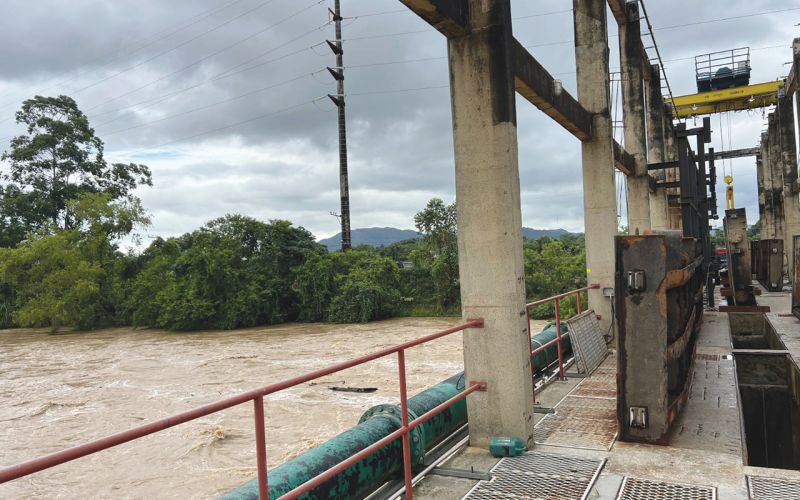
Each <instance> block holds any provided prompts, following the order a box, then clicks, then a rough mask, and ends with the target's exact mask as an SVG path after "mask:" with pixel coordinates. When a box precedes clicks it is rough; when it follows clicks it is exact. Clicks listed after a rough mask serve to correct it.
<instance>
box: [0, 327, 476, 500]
mask: <svg viewBox="0 0 800 500" xmlns="http://www.w3.org/2000/svg"><path fill="white" fill-rule="evenodd" d="M468 328H483V319H470V320H467V322H466V323H462V324H460V325H457V326H454V327H452V328H448V329H447V330H442V331H439V332H436V333H433V334H430V335H427V336H424V337H420V338H418V339H415V340H411V341H409V342H405V343H402V344H398V345H396V346H393V347H389V348H386V349H383V350H380V351H376V352H374V353H372V354H367V355H364V356H361V357H358V358H355V359H352V360H349V361H344V362H342V363H338V364H335V365H332V366H330V367H328V368H323V369H321V370H317V371H313V372H310V373H307V374H305V375H300V376H298V377H294V378H291V379H288V380H284V381H282V382H277V383H274V384H270V385H267V386H265V387H261V388H259V389H254V390H251V391H248V392H244V393H242V394H239V395H236V396H232V397H230V398H227V399H223V400H221V401H217V402H214V403H210V404H207V405H205V406H201V407H199V408H195V409H193V410H189V411H187V412H183V413H179V414H177V415H173V416H171V417H167V418H164V419H161V420H157V421H155V422H151V423H149V424H145V425H142V426H140V427H135V428H133V429H130V430H127V431H124V432H120V433H118V434H113V435H111V436H107V437H105V438H102V439H98V440H96V441H92V442H90V443H86V444H83V445H79V446H75V447H73V448H68V449H66V450H63V451H59V452H56V453H52V454H50V455H45V456H43V457H40V458H37V459H34V460H30V461H28V462H23V463H20V464H17V465H12V466H10V467H7V468H5V469H2V470H0V484H1V483H5V482H7V481H12V480H14V479H19V478H21V477H24V476H27V475H29V474H33V473H35V472H39V471H42V470H44V469H49V468H50V467H55V466H56V465H60V464H63V463H66V462H70V461H72V460H76V459H78V458H81V457H85V456H86V455H91V454H93V453H97V452H99V451H103V450H107V449H109V448H113V447H114V446H118V445H120V444H123V443H127V442H128V441H133V440H134V439H139V438H141V437H144V436H147V435H150V434H154V433H156V432H159V431H163V430H165V429H168V428H170V427H174V426H176V425H180V424H183V423H186V422H189V421H191V420H195V419H198V418H201V417H205V416H207V415H210V414H212V413H216V412H219V411H222V410H225V409H227V408H231V407H233V406H237V405H240V404H242V403H247V402H249V401H252V402H253V405H254V408H253V410H254V417H255V437H256V460H257V462H258V490H259V497H260V498H262V499H268V498H269V484H268V481H267V451H266V432H265V427H264V397H265V396H268V395H270V394H274V393H276V392H279V391H283V390H285V389H288V388H291V387H295V386H297V385H300V384H304V383H306V382H310V381H312V380H315V379H318V378H320V377H324V376H327V375H330V374H333V373H336V372H339V371H342V370H346V369H348V368H352V367H354V366H357V365H361V364H364V363H367V362H369V361H373V360H376V359H379V358H383V357H385V356H389V355H392V354H397V363H398V374H399V378H400V408H401V413H402V425H401V427H400V428H399V429H398V430H396V431H395V432H393V433H391V434H389V435H388V436H386V437H384V438H383V439H381V440H379V441H376V442H375V443H373V444H372V445H370V446H368V447H367V448H364V449H363V450H361V451H359V452H358V453H357V454H355V455H353V456H351V457H350V458H348V459H346V460H344V461H343V462H340V463H339V464H337V465H335V466H334V467H332V468H330V469H328V470H327V471H325V472H324V473H322V474H321V475H319V476H317V477H315V478H313V479H311V480H309V481H308V482H306V483H304V484H302V485H300V486H298V487H297V488H295V489H294V490H292V491H290V492H289V493H287V494H285V495H283V496H281V497H280V498H281V499H290V498H297V497H299V496H300V495H303V494H305V493H308V492H309V491H311V490H313V489H314V488H316V487H317V486H319V485H320V484H322V483H324V482H325V481H327V480H328V479H330V478H331V477H333V476H335V475H336V474H338V473H340V472H342V471H343V470H345V469H346V468H348V467H350V466H351V465H353V464H355V463H356V462H358V461H360V460H362V459H364V458H365V457H367V456H369V455H370V454H372V453H374V452H375V451H377V450H378V449H380V448H382V447H384V446H386V445H388V444H390V443H392V442H394V441H395V440H396V439H402V441H403V469H404V481H405V486H406V487H405V496H406V498H408V499H411V498H413V487H412V470H411V443H410V439H409V435H410V433H411V431H412V430H414V429H415V428H416V427H418V426H420V425H422V424H423V423H425V422H427V421H428V420H430V419H431V418H433V417H434V416H436V415H437V414H438V413H440V412H442V411H444V410H446V409H447V408H449V407H450V406H452V405H453V404H455V403H457V402H458V401H461V400H462V399H464V398H466V397H467V396H468V395H470V394H472V393H473V392H475V391H485V390H486V383H485V382H474V381H470V382H469V383H468V384H467V386H466V387H465V389H464V391H463V392H461V393H459V394H458V395H456V396H453V397H452V398H450V399H448V400H447V401H445V402H443V403H442V404H440V405H439V406H437V407H435V408H433V409H432V410H430V411H428V412H427V413H424V414H422V415H420V416H419V417H418V418H416V419H414V420H412V421H409V419H408V404H407V399H408V396H407V393H406V366H405V351H406V349H409V348H411V347H415V346H418V345H421V344H425V343H427V342H430V341H432V340H436V339H439V338H441V337H445V336H447V335H451V334H453V333H457V332H461V331H464V330H466V329H468Z"/></svg>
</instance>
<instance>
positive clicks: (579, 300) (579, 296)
mask: <svg viewBox="0 0 800 500" xmlns="http://www.w3.org/2000/svg"><path fill="white" fill-rule="evenodd" d="M576 304H577V306H578V314H579V315H580V313H581V312H582V311H581V292H580V291H579V292H578V300H577V302H576Z"/></svg>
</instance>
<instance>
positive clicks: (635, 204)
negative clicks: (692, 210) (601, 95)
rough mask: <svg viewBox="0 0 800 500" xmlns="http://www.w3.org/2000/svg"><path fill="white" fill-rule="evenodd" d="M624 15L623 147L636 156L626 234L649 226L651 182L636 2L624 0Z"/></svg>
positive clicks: (621, 34)
mask: <svg viewBox="0 0 800 500" xmlns="http://www.w3.org/2000/svg"><path fill="white" fill-rule="evenodd" d="M625 15H626V16H627V22H626V23H625V24H620V26H619V52H620V55H619V58H620V66H621V69H620V72H621V75H622V119H623V123H624V128H625V150H627V151H628V152H629V153H630V154H631V155H632V156H633V157H634V158H635V160H636V172H635V175H632V176H630V177H628V234H643V233H644V231H646V230H648V229H650V184H649V177H648V175H647V150H646V136H645V113H644V86H643V84H642V81H643V75H642V56H643V54H642V37H641V30H640V27H639V3H638V2H628V3H626V4H625Z"/></svg>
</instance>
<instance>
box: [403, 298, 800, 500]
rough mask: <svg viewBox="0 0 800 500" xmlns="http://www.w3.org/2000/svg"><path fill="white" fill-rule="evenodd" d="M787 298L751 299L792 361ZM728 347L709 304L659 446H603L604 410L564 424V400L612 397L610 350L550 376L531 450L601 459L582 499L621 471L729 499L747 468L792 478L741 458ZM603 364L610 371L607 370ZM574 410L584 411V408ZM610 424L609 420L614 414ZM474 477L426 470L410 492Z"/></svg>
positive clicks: (610, 484) (602, 403) (799, 323)
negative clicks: (690, 369)
mask: <svg viewBox="0 0 800 500" xmlns="http://www.w3.org/2000/svg"><path fill="white" fill-rule="evenodd" d="M790 301H791V296H790V294H789V293H786V292H780V293H766V292H764V293H763V295H762V296H761V297H760V298H759V304H763V305H770V306H771V307H772V312H771V313H769V314H768V319H769V320H770V321H771V322H772V323H773V326H775V328H776V331H778V333H779V335H780V336H781V338H782V340H783V341H784V343H785V344H786V347H787V349H788V350H790V351H791V352H792V354H793V357H794V358H795V360H798V359H800V320H798V319H797V318H795V317H794V316H791V315H788V314H787V313H788V311H789V310H790V303H789V302H790ZM731 347H732V346H731V339H730V327H729V323H728V315H727V314H725V313H719V312H717V311H715V310H714V311H706V313H705V316H704V320H703V326H702V328H701V330H700V334H699V338H698V344H697V353H696V358H695V373H694V379H693V385H692V393H691V396H690V398H689V400H688V402H687V404H686V407H685V409H684V410H683V412H682V413H681V415H680V416H679V418H678V420H677V421H676V423H675V424H674V425H673V428H672V430H671V433H670V437H669V444H668V445H667V446H654V445H645V444H634V443H624V442H617V441H616V440H615V439H614V437H613V436H612V437H611V439H610V441H611V445H610V446H609V447H608V448H605V449H604V446H603V439H604V437H606V436H605V435H603V434H602V433H603V432H607V430H608V429H607V428H606V427H605V423H604V422H600V421H601V420H603V419H605V418H606V417H607V410H606V409H601V410H599V411H601V413H598V414H597V415H598V416H597V417H596V418H595V417H591V418H589V419H588V420H586V421H584V423H585V422H592V425H587V426H585V427H592V426H593V425H595V424H598V422H600V423H602V424H603V425H595V426H596V427H597V428H589V429H586V428H584V429H581V430H580V431H575V430H572V429H570V428H569V422H568V419H569V416H570V415H571V414H570V412H569V411H567V410H566V409H569V410H570V411H572V409H573V407H572V406H570V405H572V404H573V403H574V402H576V401H579V400H578V398H587V399H584V400H581V401H586V402H587V403H589V404H591V405H592V406H594V407H598V408H599V407H602V408H606V406H607V403H606V401H607V400H608V399H609V398H611V399H613V400H614V401H615V400H616V399H615V396H614V394H615V393H613V394H611V393H609V377H610V376H611V377H610V378H611V380H612V381H613V373H614V372H615V369H616V364H615V360H614V357H613V355H612V356H609V358H607V359H606V361H605V362H604V364H603V365H602V366H601V367H600V368H599V369H598V370H597V371H596V372H595V373H594V374H593V375H592V376H591V377H589V378H585V379H580V378H568V380H566V381H563V382H561V381H555V382H553V383H551V384H550V385H549V386H547V387H546V388H545V389H544V390H543V391H540V393H538V394H537V399H538V401H539V403H540V404H541V405H542V406H544V407H550V408H555V410H556V412H557V413H556V415H549V416H546V415H543V414H536V430H537V433H536V441H537V442H538V444H537V445H536V446H535V447H534V449H533V450H532V451H534V452H543V453H551V454H557V455H565V456H572V457H584V458H593V459H606V460H607V461H606V463H605V466H604V467H603V470H602V473H601V474H600V476H599V478H598V480H597V481H596V482H595V484H594V487H593V488H592V490H591V492H590V493H589V496H588V498H591V499H604V500H605V499H609V500H610V499H615V498H617V495H618V492H619V489H620V485H621V483H622V481H623V478H625V477H630V478H640V479H650V480H657V481H664V482H674V483H683V484H692V485H702V486H710V487H715V488H716V489H717V498H721V499H730V500H745V499H747V498H749V497H748V490H747V477H746V476H747V475H757V476H763V477H777V478H785V479H790V480H795V481H798V480H800V472H798V471H789V470H778V469H764V468H756V467H747V466H745V465H744V460H745V459H744V458H743V451H742V449H743V448H742V435H741V424H740V418H739V413H740V412H739V397H738V391H737V389H736V382H735V368H734V361H733V359H732V356H731ZM609 370H611V371H612V372H611V373H609ZM614 389H615V385H614ZM559 407H561V408H562V409H561V411H560V410H559ZM559 411H560V413H559ZM581 411H586V408H583V409H581ZM603 412H605V413H603ZM562 414H566V415H568V416H567V417H564V422H563V425H562V424H559V425H555V426H554V425H552V424H554V423H557V420H555V419H557V418H560V417H561V415H562ZM543 419H544V420H543ZM613 425H614V426H616V420H614V421H613ZM543 427H547V428H548V429H551V430H552V429H560V430H564V429H566V430H567V431H569V432H572V433H575V434H581V433H583V434H582V435H583V436H584V437H585V438H586V439H585V441H581V439H582V438H578V437H576V438H575V441H574V442H572V443H571V444H570V443H569V442H567V441H565V440H564V439H563V437H564V436H563V434H566V433H562V434H559V432H558V431H555V432H545V433H542V432H539V430H540V429H542V428H543ZM598 436H599V438H598ZM497 462H498V460H497V459H495V458H493V457H491V456H490V455H489V454H488V452H486V451H485V450H481V449H475V448H470V447H467V448H464V449H463V450H462V451H460V452H459V453H457V454H456V455H455V456H454V457H453V458H452V459H450V460H449V461H447V462H446V463H444V464H442V465H443V466H444V467H450V468H457V469H465V470H475V471H481V472H488V471H489V470H490V469H491V468H492V467H494V466H495V464H497ZM476 483H477V481H475V480H470V479H461V478H453V477H443V476H437V475H429V476H427V477H425V478H424V479H423V480H422V481H421V482H420V483H419V485H418V486H417V487H416V488H415V492H414V493H415V495H414V496H415V497H416V498H422V499H428V498H431V499H434V498H435V499H460V498H463V496H464V495H465V494H467V493H468V492H469V491H470V490H471V489H472V488H473V487H474V486H475V484H476ZM498 498H500V497H498ZM554 498H555V497H554Z"/></svg>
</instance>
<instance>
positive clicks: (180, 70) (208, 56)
mask: <svg viewBox="0 0 800 500" xmlns="http://www.w3.org/2000/svg"><path fill="white" fill-rule="evenodd" d="M270 1H271V0H270ZM323 2H325V0H317V1H315V2H314V3H312V4H311V5H308V6H306V7H304V8H302V9H300V10H298V11H296V12H294V13H292V14H290V15H288V16H286V17H284V18H283V19H281V20H280V21H278V22H276V23H274V24H271V25H269V26H267V27H265V28H262V29H260V30H258V31H256V32H255V33H252V34H250V35H247V36H246V37H244V38H241V39H239V40H237V41H236V42H234V43H232V44H230V45H226V46H225V47H223V48H221V49H219V50H217V51H215V52H212V53H211V54H209V55H207V56H204V57H201V58H200V59H197V60H196V61H194V62H192V63H191V64H188V65H187V66H184V67H182V68H180V69H177V70H175V71H172V72H170V73H167V74H166V75H162V76H161V77H159V78H157V79H155V80H152V81H150V82H148V83H146V84H144V85H141V86H139V87H137V88H135V89H133V90H129V91H127V92H124V93H122V94H120V95H118V96H116V97H113V98H111V99H108V100H107V101H104V102H102V103H100V104H97V105H95V106H92V107H90V108H87V111H92V110H94V109H97V108H100V107H102V106H105V105H106V104H108V103H111V102H114V101H116V100H118V99H121V98H123V97H126V96H128V95H130V94H133V93H135V92H138V91H140V90H142V89H145V88H147V87H149V86H151V85H155V84H156V83H158V82H161V81H164V80H165V79H167V78H169V77H171V76H174V75H176V74H178V73H181V72H183V71H186V70H187V69H190V68H193V67H195V66H197V65H198V64H201V63H202V62H204V61H207V60H208V59H211V58H212V57H215V56H218V55H219V54H221V53H223V52H225V51H227V50H230V49H232V48H233V47H236V46H238V45H241V44H243V43H245V42H246V41H248V40H251V39H253V38H255V37H257V36H259V35H261V34H263V33H265V32H267V31H269V30H271V29H272V28H275V27H276V26H278V25H280V24H283V23H285V22H286V21H289V20H290V19H292V18H294V17H297V16H299V15H300V14H302V13H303V12H306V11H307V10H309V9H312V8H314V7H316V6H317V5H319V4H321V3H323ZM313 31H316V29H315V30H311V31H310V32H309V33H312V32H313ZM309 33H306V34H305V35H307V34H309ZM305 35H303V36H305ZM278 48H280V46H279V47H274V48H273V49H271V50H273V51H274V50H277V49H278ZM267 53H268V52H267ZM264 54H266V53H262V54H260V55H259V56H258V57H261V56H262V55H264ZM242 64H245V63H242ZM234 68H235V67H234ZM232 69H233V68H232Z"/></svg>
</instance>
